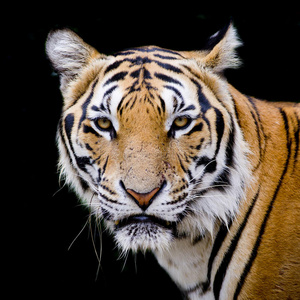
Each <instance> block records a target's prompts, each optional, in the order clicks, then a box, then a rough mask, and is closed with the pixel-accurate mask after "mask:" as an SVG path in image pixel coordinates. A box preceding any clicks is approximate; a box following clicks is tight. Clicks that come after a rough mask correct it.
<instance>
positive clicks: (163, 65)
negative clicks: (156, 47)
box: [153, 60, 183, 74]
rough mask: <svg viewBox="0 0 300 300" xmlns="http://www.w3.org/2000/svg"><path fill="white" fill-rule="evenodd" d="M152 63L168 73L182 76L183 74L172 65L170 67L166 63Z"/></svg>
mask: <svg viewBox="0 0 300 300" xmlns="http://www.w3.org/2000/svg"><path fill="white" fill-rule="evenodd" d="M153 62H155V63H156V64H158V65H159V66H160V67H162V68H164V69H166V70H168V71H172V72H174V73H177V74H182V73H183V72H182V71H181V70H180V69H179V68H177V67H174V66H173V65H170V64H167V63H162V62H160V61H157V60H153Z"/></svg>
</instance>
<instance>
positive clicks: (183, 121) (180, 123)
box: [173, 117, 190, 128]
mask: <svg viewBox="0 0 300 300" xmlns="http://www.w3.org/2000/svg"><path fill="white" fill-rule="evenodd" d="M189 123H190V119H189V118H187V117H178V118H176V119H175V120H174V123H173V124H174V125H175V126H176V127H177V128H183V127H185V126H187V125H188V124H189Z"/></svg>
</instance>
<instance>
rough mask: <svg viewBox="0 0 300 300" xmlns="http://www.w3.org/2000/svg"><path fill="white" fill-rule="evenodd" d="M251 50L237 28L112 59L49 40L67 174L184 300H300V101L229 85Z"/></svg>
mask: <svg viewBox="0 0 300 300" xmlns="http://www.w3.org/2000/svg"><path fill="white" fill-rule="evenodd" d="M241 45H242V41H241V39H240V37H239V35H238V33H237V30H236V28H235V26H234V25H233V24H232V23H229V24H228V25H227V26H225V27H224V28H223V29H221V30H219V31H218V32H217V33H216V34H214V35H212V36H211V37H210V38H209V39H208V42H207V45H206V46H205V47H204V48H203V49H201V50H199V51H175V50H168V49H165V48H160V47H158V46H143V47H135V48H129V49H125V50H122V51H119V52H117V53H115V54H111V55H105V54H101V53H100V52H98V51H97V50H96V49H95V48H94V47H92V46H90V45H89V44H87V43H85V42H84V41H83V40H82V39H81V38H80V37H79V36H78V35H77V34H76V33H74V32H73V31H71V30H70V29H59V30H54V31H51V32H50V33H49V35H48V38H47V41H46V53H47V56H48V58H49V60H50V63H51V64H52V66H53V68H54V70H55V72H57V73H58V75H59V78H60V90H61V93H62V97H63V108H62V114H61V118H60V121H59V125H58V132H57V144H58V149H59V169H60V174H61V176H62V177H63V178H64V180H65V182H66V184H67V185H68V186H70V188H72V189H73V190H74V191H75V193H76V194H77V195H78V197H79V199H81V201H82V203H84V204H85V205H86V206H87V207H88V208H89V209H90V211H91V214H92V215H93V216H94V217H95V219H96V220H101V222H103V223H104V224H105V226H106V228H107V229H108V231H109V232H110V233H111V235H112V237H113V239H114V240H115V242H116V244H117V246H118V248H119V249H120V252H121V253H128V252H130V251H131V252H133V253H136V252H137V251H141V252H145V251H152V252H153V253H154V256H155V257H156V259H157V261H158V263H159V265H160V266H161V267H162V268H163V269H165V270H166V272H167V273H168V274H169V275H170V277H171V278H172V280H173V281H174V282H175V283H176V285H177V286H178V288H179V289H180V291H181V293H182V295H183V298H184V299H189V300H196V299H299V297H300V276H299V275H300V159H299V158H300V149H299V148H300V147H299V145H300V104H299V103H289V102H287V103H283V102H282V103H276V102H267V101H265V100H258V99H256V98H254V97H252V96H247V95H244V94H242V93H241V92H239V91H238V90H237V89H235V88H234V87H233V86H232V85H231V84H230V83H228V82H227V80H226V77H225V75H224V72H225V70H227V69H234V68H238V67H239V66H240V64H241V60H240V58H239V56H238V54H237V48H238V47H240V46H241Z"/></svg>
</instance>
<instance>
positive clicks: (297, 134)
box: [294, 113, 300, 170]
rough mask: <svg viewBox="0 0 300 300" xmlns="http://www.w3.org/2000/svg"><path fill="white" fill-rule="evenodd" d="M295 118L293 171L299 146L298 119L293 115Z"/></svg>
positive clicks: (299, 125) (299, 123)
mask: <svg viewBox="0 0 300 300" xmlns="http://www.w3.org/2000/svg"><path fill="white" fill-rule="evenodd" d="M295 118H296V130H295V131H294V132H295V135H294V140H295V144H296V145H295V153H294V170H295V168H296V163H297V161H298V153H299V146H300V145H299V144H300V119H299V118H298V116H297V114H296V113H295Z"/></svg>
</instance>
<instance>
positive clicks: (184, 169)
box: [177, 154, 187, 173]
mask: <svg viewBox="0 0 300 300" xmlns="http://www.w3.org/2000/svg"><path fill="white" fill-rule="evenodd" d="M177 158H178V160H179V163H180V166H181V169H182V170H183V172H184V173H186V172H187V170H186V168H185V167H184V166H183V164H182V161H181V159H180V157H179V155H178V154H177Z"/></svg>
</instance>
